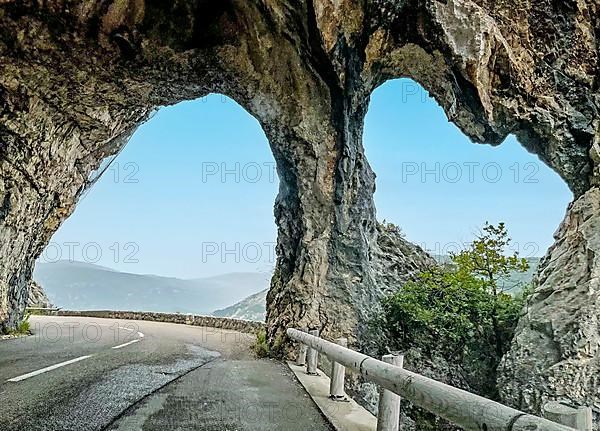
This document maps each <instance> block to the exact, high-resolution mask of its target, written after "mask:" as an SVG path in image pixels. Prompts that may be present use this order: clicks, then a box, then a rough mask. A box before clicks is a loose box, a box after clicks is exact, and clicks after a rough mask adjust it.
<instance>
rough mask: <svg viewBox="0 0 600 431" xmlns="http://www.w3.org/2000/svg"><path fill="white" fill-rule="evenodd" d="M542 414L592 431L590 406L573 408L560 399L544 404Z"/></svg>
mask: <svg viewBox="0 0 600 431" xmlns="http://www.w3.org/2000/svg"><path fill="white" fill-rule="evenodd" d="M542 414H543V416H544V417H545V418H546V419H550V420H551V421H553V422H556V423H559V424H561V425H566V426H568V427H571V428H574V429H576V430H579V431H592V409H591V408H589V407H579V408H573V407H569V406H566V405H564V404H562V403H560V402H559V401H549V402H547V403H546V404H544V407H543V408H542Z"/></svg>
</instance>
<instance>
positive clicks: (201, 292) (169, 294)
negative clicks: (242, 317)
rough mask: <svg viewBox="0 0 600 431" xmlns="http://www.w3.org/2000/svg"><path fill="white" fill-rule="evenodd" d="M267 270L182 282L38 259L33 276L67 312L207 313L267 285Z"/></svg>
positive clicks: (76, 263) (169, 278)
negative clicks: (109, 310)
mask: <svg viewBox="0 0 600 431" xmlns="http://www.w3.org/2000/svg"><path fill="white" fill-rule="evenodd" d="M270 279H271V275H270V274H269V273H252V272H248V273H228V274H223V275H219V276H215V277H207V278H198V279H194V280H182V279H179V278H171V277H161V276H157V275H140V274H131V273H126V272H119V271H116V270H113V269H110V268H105V267H102V266H99V265H93V264H89V263H83V262H71V261H58V262H53V263H42V262H38V263H37V264H36V267H35V270H34V280H35V281H36V282H38V283H39V284H40V285H41V286H42V287H43V289H44V291H45V292H46V294H47V296H48V298H49V299H50V302H52V304H54V305H55V306H57V307H62V308H66V309H71V310H100V309H112V310H132V311H160V312H171V313H172V312H180V313H196V314H210V313H211V312H212V311H213V310H215V309H218V308H223V307H226V306H228V305H230V304H232V303H235V302H237V301H240V300H241V299H243V298H245V297H247V296H249V295H252V294H255V293H256V292H259V291H262V290H264V289H266V288H267V287H268V286H269V283H270Z"/></svg>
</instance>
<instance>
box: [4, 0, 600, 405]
mask: <svg viewBox="0 0 600 431" xmlns="http://www.w3.org/2000/svg"><path fill="white" fill-rule="evenodd" d="M599 12H600V11H598V5H597V3H596V2H595V1H592V0H588V1H585V0H581V1H574V0H573V1H571V0H569V1H564V2H558V3H557V2H549V1H536V2H530V1H526V0H517V1H511V2H507V1H506V2H505V1H492V0H445V1H438V0H408V1H403V2H397V1H393V0H367V1H358V0H341V1H333V0H304V1H299V2H293V3H292V2H287V1H271V0H254V1H246V0H222V1H219V2H211V1H209V0H178V1H174V2H170V3H169V4H167V3H165V2H159V1H155V0H88V1H84V2H80V1H75V0H48V1H45V2H35V1H25V2H21V1H11V0H8V1H4V2H3V3H2V5H0V57H1V59H2V61H1V62H0V321H1V322H2V326H11V325H14V323H15V321H16V319H17V318H18V316H19V314H20V313H21V311H22V309H23V306H24V304H25V303H26V286H27V284H28V281H29V279H30V277H31V271H32V266H33V263H34V261H35V257H36V256H37V255H39V253H41V251H42V249H43V247H44V245H45V244H46V243H47V241H48V240H49V238H50V236H51V234H52V233H53V232H54V231H55V230H56V229H57V228H58V226H59V225H60V223H61V222H62V221H63V220H64V219H65V218H66V217H67V216H68V215H69V214H70V213H71V212H72V210H73V208H74V206H75V205H76V203H77V198H78V196H80V195H81V193H82V192H83V191H84V190H85V188H86V187H87V185H88V184H89V178H90V174H91V173H93V172H94V170H96V169H98V167H99V166H100V164H101V161H102V160H103V159H104V158H105V157H107V156H110V155H111V154H114V153H115V152H117V151H118V150H119V149H120V148H121V147H122V146H123V145H124V144H125V143H126V141H127V138H128V137H129V136H130V134H131V133H132V131H133V130H135V128H136V127H137V126H138V125H139V124H140V123H141V122H143V121H144V120H145V119H146V118H147V116H148V115H149V113H150V112H152V110H153V109H154V108H155V107H157V106H161V105H168V104H172V103H177V102H178V101H181V100H186V99H191V98H197V97H200V96H203V95H205V94H207V93H209V92H219V93H222V94H225V95H227V96H229V97H231V98H233V99H235V100H236V101H237V102H239V103H240V104H241V105H242V106H243V107H244V108H246V110H248V111H249V112H250V113H251V114H252V115H254V116H255V117H256V118H257V119H258V120H259V122H260V123H261V125H262V127H263V129H264V130H265V133H266V135H267V137H268V138H269V141H270V144H271V147H272V150H273V153H274V155H275V159H276V161H277V165H278V172H279V175H280V180H281V186H280V191H279V196H278V198H277V202H276V209H275V215H276V220H277V223H278V229H279V238H278V246H277V250H278V262H277V270H276V273H275V277H274V279H273V282H272V288H271V291H270V293H269V297H268V301H269V312H268V324H269V335H270V338H271V340H272V341H273V342H275V341H276V340H277V339H278V337H280V336H281V334H282V329H283V328H285V327H286V326H287V325H318V326H320V327H321V328H322V329H323V330H324V332H326V333H330V334H331V333H332V332H343V333H345V334H347V335H350V336H351V338H352V339H353V340H354V341H355V342H356V343H359V344H360V343H363V342H365V340H363V339H362V337H361V335H362V333H363V330H364V324H365V322H366V320H367V319H368V312H367V311H365V310H366V308H365V307H362V306H361V304H365V303H373V302H374V301H375V299H376V298H377V297H378V296H379V295H380V294H381V290H382V289H381V287H382V285H386V284H393V283H398V282H400V281H401V280H402V277H407V276H410V273H411V271H414V270H416V269H418V267H419V265H421V264H422V263H423V259H426V258H424V257H423V256H422V254H420V253H419V251H418V250H417V249H415V248H413V247H410V246H408V245H406V247H405V251H404V252H403V253H402V254H401V255H400V256H394V257H392V258H391V259H399V260H400V261H402V263H403V265H404V266H401V268H402V269H401V270H400V272H399V273H398V274H395V275H397V277H392V276H390V272H389V271H390V268H392V267H398V266H399V265H394V262H392V263H390V262H389V259H390V257H389V256H388V257H387V258H386V257H384V256H385V253H383V252H382V247H383V248H385V244H384V243H382V242H381V241H378V239H381V237H382V236H383V235H382V233H378V229H377V224H376V221H375V209H374V206H373V200H372V194H373V188H374V176H373V173H372V171H371V169H370V167H369V164H368V162H367V161H366V160H365V157H364V153H363V148H362V143H361V136H362V124H363V118H364V114H365V112H366V108H367V104H368V99H369V94H370V93H371V91H372V90H373V89H374V88H376V87H377V86H378V85H380V84H381V83H383V82H385V80H387V79H391V78H397V77H402V76H407V77H410V78H413V79H414V80H416V81H418V82H419V83H420V84H422V85H423V86H424V87H425V88H426V89H427V90H429V91H430V93H431V94H432V95H433V96H434V97H435V98H436V99H437V101H438V102H439V103H440V105H441V106H442V107H443V108H444V109H445V111H446V113H447V115H448V118H449V119H450V121H453V122H454V123H456V124H457V125H458V126H459V127H460V128H461V130H463V132H464V133H465V134H466V135H468V136H469V137H470V138H471V139H473V140H474V141H476V142H482V143H483V142H485V143H491V144H498V143H500V142H501V141H502V140H503V139H504V137H505V136H506V135H507V134H508V133H515V134H516V135H517V136H518V137H519V139H520V141H521V142H522V144H523V145H524V146H525V147H526V148H527V149H529V150H530V151H533V152H535V153H536V154H538V155H539V156H540V158H542V160H544V161H545V162H546V163H547V164H548V165H550V166H551V167H552V168H553V169H555V170H556V171H557V172H558V173H559V174H560V175H561V176H562V177H563V178H564V179H565V181H566V182H567V183H568V184H569V186H570V187H571V189H572V190H573V192H574V194H575V196H576V201H575V202H574V203H573V205H572V206H571V208H570V210H569V214H568V215H567V218H566V221H565V223H564V224H563V227H562V228H561V230H560V231H559V233H558V236H557V243H556V245H555V246H554V247H553V248H552V249H551V250H550V252H549V255H548V256H547V258H546V260H545V262H544V264H543V265H542V268H541V270H540V274H539V277H538V284H539V285H538V289H537V290H536V295H535V296H534V297H533V300H532V305H531V307H530V308H529V309H528V311H527V313H526V314H525V315H524V316H523V319H522V321H521V324H520V329H519V334H518V336H517V338H516V340H515V344H514V347H513V350H512V351H511V352H510V353H509V354H508V355H507V357H506V358H505V370H506V372H505V373H504V374H503V375H504V376H505V380H504V381H503V388H504V389H503V393H504V395H505V396H506V398H507V400H508V401H510V402H511V403H513V404H520V405H521V406H522V407H526V408H532V409H535V408H538V407H539V400H541V399H544V398H545V397H546V398H547V397H559V396H564V397H567V398H570V399H572V400H574V401H576V402H582V401H590V400H595V401H596V402H597V394H596V395H595V393H596V392H594V390H595V389H596V387H597V385H598V382H597V381H596V380H594V379H595V377H594V375H596V376H597V375H598V368H599V367H598V361H599V355H600V353H599V346H600V341H599V337H598V323H597V317H594V316H595V314H594V313H596V314H597V310H598V305H600V304H598V302H599V301H600V300H599V298H600V294H599V291H598V290H599V289H598V271H599V268H600V263H599V262H598V257H596V251H597V250H598V249H599V248H600V244H599V241H598V237H597V236H598V232H599V230H598V223H599V222H598V220H599V214H598V213H599V211H598V209H599V208H598V207H599V192H598V173H599V171H598V163H600V162H599V161H600V151H599V145H600V143H599V142H598V136H599V133H598V128H599V127H600V126H599V122H598V112H597V109H598V76H599V75H598V49H597V38H596V35H597V34H598V31H599V28H600V24H599V22H598V16H599ZM386 259H387V260H386ZM396 263H397V262H396ZM392 275H394V274H393V273H392ZM565 298H566V299H567V300H568V305H569V307H570V308H569V309H568V310H563V309H562V308H561V304H563V303H564V301H565ZM583 304H587V305H585V306H584V305H583ZM578 305H581V307H579V306H578ZM573 312H576V313H584V314H585V316H584V315H581V316H580V315H573V314H572V313H573ZM565 319H566V320H565ZM566 322H569V324H566ZM540 338H541V339H544V340H545V341H547V342H546V343H545V345H544V346H545V347H544V349H545V348H546V347H547V348H550V349H552V352H553V355H552V356H551V359H547V358H545V359H542V358H541V357H540V355H542V356H543V355H544V354H545V353H544V352H545V350H544V349H542V348H541V347H540V349H537V347H534V348H533V349H532V343H533V345H535V340H537V339H540ZM536 349H537V350H536ZM538 350H539V351H538ZM594 373H595V374H594ZM524 376H527V377H528V378H527V379H526V380H523V378H524ZM550 377H552V379H553V380H552V382H554V383H552V382H551V381H550V380H551V379H550ZM596 378H597V377H596ZM557 381H560V382H561V385H562V386H561V387H562V389H561V388H559V385H558V384H556V383H555V382H557ZM573 382H578V383H577V384H574V383H573ZM579 382H582V383H581V384H579ZM563 383H564V384H563ZM588 403H589V402H588Z"/></svg>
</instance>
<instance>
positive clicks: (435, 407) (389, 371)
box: [287, 328, 575, 431]
mask: <svg viewBox="0 0 600 431" xmlns="http://www.w3.org/2000/svg"><path fill="white" fill-rule="evenodd" d="M311 332H313V331H311ZM287 335H288V336H289V337H290V338H291V339H292V340H294V341H297V342H299V343H301V350H300V357H301V356H302V355H303V350H302V345H306V346H308V352H306V357H307V359H308V364H307V365H308V372H309V374H310V373H311V372H315V371H316V363H317V359H318V358H317V357H316V355H318V353H322V354H324V355H326V356H327V357H328V358H329V359H330V360H331V361H332V362H335V363H337V364H340V365H341V366H343V367H347V368H350V369H351V370H353V371H354V372H356V373H358V374H360V375H362V376H363V377H364V378H365V379H366V380H368V381H371V382H373V383H376V384H378V385H379V386H381V387H382V388H384V389H387V390H388V391H390V392H391V393H393V394H396V395H398V396H401V397H404V398H406V399H407V400H409V401H411V402H412V403H413V404H415V405H417V406H419V407H422V408H424V409H425V410H428V411H429V412H431V413H433V414H435V415H437V416H440V417H442V418H444V419H446V420H448V421H450V422H452V423H453V424H455V425H458V426H460V427H462V428H464V429H465V430H473V431H575V428H570V427H568V426H565V425H561V424H559V423H556V422H552V421H550V420H548V419H543V418H540V417H537V416H533V415H530V414H527V413H525V412H522V411H519V410H516V409H513V408H511V407H508V406H505V405H503V404H500V403H498V402H496V401H492V400H489V399H487V398H484V397H480V396H479V395H475V394H473V393H470V392H467V391H464V390H462V389H458V388H455V387H453V386H450V385H447V384H445V383H441V382H438V381H437V380H433V379H430V378H428V377H425V376H422V375H420V374H417V373H413V372H411V371H408V370H405V369H403V368H401V367H400V366H396V365H393V364H390V363H386V362H383V361H380V360H377V359H375V358H372V357H370V356H367V355H364V354H362V353H358V352H355V351H354V350H350V349H348V348H346V347H343V346H341V345H339V344H335V343H332V342H330V341H326V340H324V339H322V338H319V337H318V336H316V335H317V333H316V332H313V335H311V334H308V333H307V332H304V331H299V330H297V329H291V328H290V329H288V330H287ZM317 352H318V353H317ZM338 373H339V371H338ZM332 377H333V376H332ZM332 386H333V380H332ZM387 398H388V399H389V397H387ZM382 399H385V398H384V397H382ZM395 401H397V400H392V402H395ZM391 408H393V409H394V410H396V409H397V408H396V407H395V405H392V406H391ZM379 411H380V414H381V412H382V411H384V412H385V411H388V415H389V411H390V406H383V407H382V406H380V408H379ZM380 420H381V417H380V418H378V422H379V421H380ZM394 427H395V428H394ZM377 428H378V430H380V431H381V430H393V429H396V430H397V429H398V419H396V420H395V424H392V425H390V424H389V423H387V424H386V425H384V426H381V427H380V425H379V424H378V427H377Z"/></svg>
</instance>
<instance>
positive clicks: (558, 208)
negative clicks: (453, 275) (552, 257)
mask: <svg viewBox="0 0 600 431" xmlns="http://www.w3.org/2000/svg"><path fill="white" fill-rule="evenodd" d="M363 142H364V147H365V153H366V156H367V159H368V160H369V163H370V164H371V166H372V168H373V170H374V171H375V173H376V175H377V179H376V186H377V188H376V192H375V197H374V199H375V204H376V208H377V218H378V219H379V220H380V221H381V220H386V221H387V222H392V223H394V224H396V225H398V226H399V227H400V228H401V229H402V231H403V233H404V235H405V236H406V238H407V239H408V240H409V241H411V242H413V243H415V244H418V245H420V246H422V248H423V249H425V250H427V251H429V252H430V253H431V254H432V255H434V256H435V257H442V258H443V257H444V256H447V255H448V254H450V253H452V252H458V251H460V250H462V249H463V248H464V246H465V245H466V244H468V243H469V242H470V241H472V239H473V237H474V235H476V234H477V233H478V232H479V231H480V229H481V227H482V226H483V225H484V223H485V222H486V221H488V222H490V223H493V224H497V223H498V222H505V223H506V225H507V227H508V230H509V234H510V235H511V237H512V239H513V242H512V245H511V247H512V249H514V251H518V252H519V254H520V255H521V256H522V257H526V258H532V259H534V261H538V260H539V258H540V257H541V256H543V255H544V254H545V253H546V250H547V249H548V247H549V246H550V245H551V244H552V243H553V233H554V232H555V230H556V228H557V226H558V225H559V223H560V221H561V220H562V219H563V217H564V214H565V210H566V208H567V205H568V204H569V202H571V201H572V199H573V195H572V193H571V191H570V190H569V188H568V186H567V184H566V183H565V182H564V181H563V180H562V179H561V178H560V176H559V175H558V174H557V173H556V172H554V171H553V170H552V169H551V168H550V167H548V166H547V165H546V164H545V163H544V162H543V161H541V160H540V159H539V158H538V157H537V156H536V155H534V154H532V153H530V152H528V151H527V150H526V149H525V148H524V147H523V146H521V144H520V143H519V142H518V141H517V139H516V138H515V137H514V136H513V135H509V136H508V137H507V139H506V140H505V141H504V142H503V143H502V144H500V145H497V146H490V145H482V144H474V143H473V142H471V141H470V140H469V138H468V137H467V136H465V135H464V134H463V133H462V132H461V130H460V129H459V128H458V127H456V126H455V125H454V124H453V123H452V122H450V121H449V120H448V118H447V116H446V114H445V113H444V110H443V109H442V108H441V107H440V106H439V104H438V103H437V102H436V101H435V100H434V99H433V98H432V97H431V96H430V94H429V93H428V92H427V90H426V89H425V88H424V87H423V86H421V85H420V84H419V83H417V82H416V81H414V80H412V79H409V78H400V79H394V80H389V81H387V82H386V83H384V84H383V85H381V86H380V87H378V88H377V89H376V90H375V91H374V92H373V94H372V97H371V102H370V105H369V110H368V112H367V115H366V117H365V129H364V138H363Z"/></svg>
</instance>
